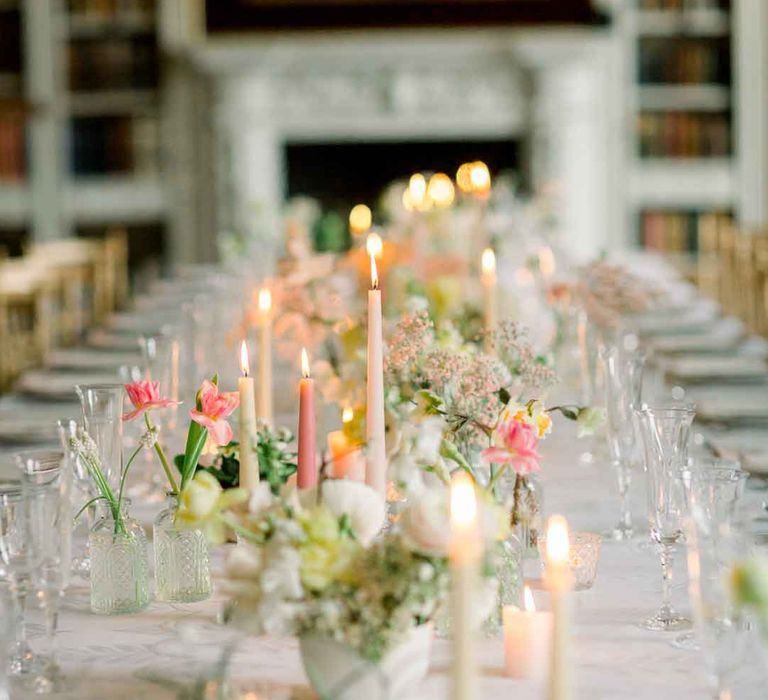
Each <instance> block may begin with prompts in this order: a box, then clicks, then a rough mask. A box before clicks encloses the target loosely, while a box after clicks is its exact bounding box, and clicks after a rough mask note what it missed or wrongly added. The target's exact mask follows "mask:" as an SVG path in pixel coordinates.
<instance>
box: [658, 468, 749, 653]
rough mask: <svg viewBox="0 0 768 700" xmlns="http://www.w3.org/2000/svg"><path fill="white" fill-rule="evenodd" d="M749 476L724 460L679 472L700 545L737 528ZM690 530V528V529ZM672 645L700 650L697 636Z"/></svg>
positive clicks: (687, 635) (686, 636)
mask: <svg viewBox="0 0 768 700" xmlns="http://www.w3.org/2000/svg"><path fill="white" fill-rule="evenodd" d="M747 477H748V474H747V472H745V471H742V469H741V467H740V466H739V463H738V462H735V461H732V460H725V459H714V458H713V459H691V460H689V463H688V466H687V467H685V468H684V469H683V470H682V471H681V472H680V481H681V483H682V492H683V497H684V499H685V507H686V510H687V517H688V519H690V520H691V521H692V523H693V525H694V526H695V527H696V538H697V541H699V542H704V541H708V542H712V543H713V546H714V543H715V542H716V541H717V540H719V539H720V538H721V537H723V536H727V535H728V534H729V533H732V532H733V531H734V530H735V527H736V524H737V523H736V521H737V508H738V504H739V502H740V501H741V497H742V495H743V493H744V488H745V483H746V481H747ZM688 529H690V526H689V528H688ZM673 645H674V646H676V647H678V648H681V649H690V650H698V649H699V648H700V646H699V641H698V636H697V635H696V634H694V633H693V632H685V633H684V634H682V635H680V636H679V637H677V638H676V639H675V641H674V642H673Z"/></svg>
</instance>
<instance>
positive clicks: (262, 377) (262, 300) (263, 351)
mask: <svg viewBox="0 0 768 700" xmlns="http://www.w3.org/2000/svg"><path fill="white" fill-rule="evenodd" d="M256 396H257V399H256V400H257V405H256V416H257V417H258V418H259V420H262V421H264V422H265V423H266V424H267V425H272V423H273V411H272V292H270V291H269V289H267V288H266V287H263V288H262V289H260V290H259V390H258V393H257V395H256Z"/></svg>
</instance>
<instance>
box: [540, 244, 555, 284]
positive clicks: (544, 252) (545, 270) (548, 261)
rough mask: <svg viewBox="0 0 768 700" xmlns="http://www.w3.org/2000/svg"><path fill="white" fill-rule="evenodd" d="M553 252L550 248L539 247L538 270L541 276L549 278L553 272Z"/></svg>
mask: <svg viewBox="0 0 768 700" xmlns="http://www.w3.org/2000/svg"><path fill="white" fill-rule="evenodd" d="M555 268H556V265H555V254H554V253H553V252H552V248H550V247H549V246H544V247H543V248H541V249H539V272H541V275H542V277H544V278H545V279H549V278H551V277H553V276H554V274H555Z"/></svg>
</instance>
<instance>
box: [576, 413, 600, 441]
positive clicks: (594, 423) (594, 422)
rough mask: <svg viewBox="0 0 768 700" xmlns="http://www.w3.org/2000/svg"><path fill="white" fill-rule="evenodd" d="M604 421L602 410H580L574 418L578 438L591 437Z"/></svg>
mask: <svg viewBox="0 0 768 700" xmlns="http://www.w3.org/2000/svg"><path fill="white" fill-rule="evenodd" d="M604 420H605V409H604V408H582V409H581V410H580V411H579V414H578V416H577V418H576V423H577V425H578V426H579V431H578V437H580V438H581V437H586V436H587V435H593V434H594V432H595V431H596V430H597V429H598V428H599V427H600V426H601V425H602V423H603V421H604Z"/></svg>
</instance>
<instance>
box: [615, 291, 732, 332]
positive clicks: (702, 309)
mask: <svg viewBox="0 0 768 700" xmlns="http://www.w3.org/2000/svg"><path fill="white" fill-rule="evenodd" d="M719 313H720V308H719V307H718V305H717V304H716V303H715V302H713V301H710V300H708V299H699V300H697V301H695V302H694V303H692V304H691V305H690V306H686V307H682V308H674V309H657V310H654V311H649V312H646V313H642V314H636V315H634V316H631V317H629V318H628V319H627V320H628V323H629V325H630V327H632V328H634V329H635V330H636V331H637V332H638V333H640V334H642V335H663V334H669V333H673V334H676V333H681V332H693V331H700V330H704V329H710V328H711V327H712V326H713V324H714V323H715V321H716V320H717V318H718V314H719Z"/></svg>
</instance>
